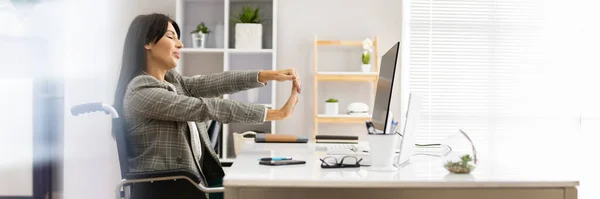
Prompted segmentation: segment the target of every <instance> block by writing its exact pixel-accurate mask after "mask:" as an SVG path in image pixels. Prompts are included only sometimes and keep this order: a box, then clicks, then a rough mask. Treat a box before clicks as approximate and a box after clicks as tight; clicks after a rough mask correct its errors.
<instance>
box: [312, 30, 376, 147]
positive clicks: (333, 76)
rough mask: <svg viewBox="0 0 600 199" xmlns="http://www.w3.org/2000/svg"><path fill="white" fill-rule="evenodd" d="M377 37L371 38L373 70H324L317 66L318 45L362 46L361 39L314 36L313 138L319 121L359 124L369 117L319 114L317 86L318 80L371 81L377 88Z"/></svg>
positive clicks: (369, 117) (316, 132)
mask: <svg viewBox="0 0 600 199" xmlns="http://www.w3.org/2000/svg"><path fill="white" fill-rule="evenodd" d="M378 43H379V37H378V36H375V37H374V38H373V54H372V55H371V59H372V60H373V61H372V62H371V63H372V66H373V71H374V72H324V71H319V67H318V50H319V46H347V47H353V48H354V47H360V48H362V40H319V39H318V38H317V35H315V36H314V43H313V70H314V71H313V75H314V78H313V80H314V82H313V92H314V93H313V94H314V95H313V96H314V97H313V104H314V107H313V121H314V125H313V136H312V138H313V139H314V138H315V137H316V135H317V134H318V129H319V123H333V124H360V123H364V122H365V121H367V120H370V119H371V116H370V115H345V114H340V115H325V114H319V108H318V106H319V103H318V97H319V96H318V93H319V90H318V86H319V82H372V83H373V87H374V88H373V91H374V92H376V90H377V88H376V87H377V79H378V77H379V60H378V58H379V53H378V50H377V48H378Z"/></svg>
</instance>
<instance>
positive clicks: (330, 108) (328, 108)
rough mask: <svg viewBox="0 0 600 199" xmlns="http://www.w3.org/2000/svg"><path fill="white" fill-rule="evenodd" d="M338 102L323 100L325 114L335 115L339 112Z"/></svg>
mask: <svg viewBox="0 0 600 199" xmlns="http://www.w3.org/2000/svg"><path fill="white" fill-rule="evenodd" d="M339 110H340V104H339V103H338V102H325V114H326V115H337V114H339Z"/></svg>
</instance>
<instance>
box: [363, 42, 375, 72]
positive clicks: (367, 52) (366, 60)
mask: <svg viewBox="0 0 600 199" xmlns="http://www.w3.org/2000/svg"><path fill="white" fill-rule="evenodd" d="M371 52H373V42H372V41H371V40H370V39H369V38H367V39H365V40H363V52H362V66H361V69H362V72H365V73H366V72H371Z"/></svg>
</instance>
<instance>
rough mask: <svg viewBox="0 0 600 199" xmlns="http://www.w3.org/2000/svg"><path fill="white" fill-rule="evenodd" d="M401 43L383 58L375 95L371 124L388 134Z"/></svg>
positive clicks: (395, 45) (397, 43)
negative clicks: (387, 125)
mask: <svg viewBox="0 0 600 199" xmlns="http://www.w3.org/2000/svg"><path fill="white" fill-rule="evenodd" d="M399 48H400V42H396V44H394V46H392V48H390V50H388V51H387V52H386V53H385V54H384V55H383V57H381V67H380V69H379V78H378V80H377V92H376V95H375V104H374V105H373V116H372V118H371V122H372V123H373V126H375V129H377V130H380V131H383V132H386V129H385V128H386V124H387V123H388V119H391V118H388V113H389V111H388V110H389V109H390V101H391V98H392V87H393V84H394V76H395V74H396V63H397V61H398V59H397V58H398V51H399Z"/></svg>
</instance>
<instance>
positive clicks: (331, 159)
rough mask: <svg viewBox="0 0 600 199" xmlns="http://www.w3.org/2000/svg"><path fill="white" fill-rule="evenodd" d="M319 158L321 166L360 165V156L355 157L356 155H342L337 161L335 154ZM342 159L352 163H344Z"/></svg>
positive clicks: (346, 166)
mask: <svg viewBox="0 0 600 199" xmlns="http://www.w3.org/2000/svg"><path fill="white" fill-rule="evenodd" d="M351 159H354V160H351ZM319 160H321V168H354V167H360V161H362V158H357V157H356V156H344V157H342V158H341V159H340V160H339V161H338V158H337V157H335V156H327V157H324V158H319ZM344 160H346V162H352V163H350V164H348V163H344Z"/></svg>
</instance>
